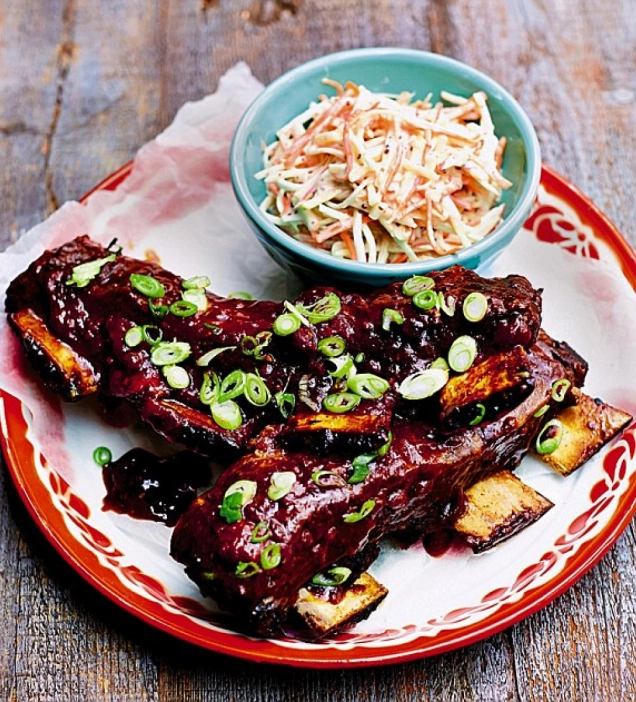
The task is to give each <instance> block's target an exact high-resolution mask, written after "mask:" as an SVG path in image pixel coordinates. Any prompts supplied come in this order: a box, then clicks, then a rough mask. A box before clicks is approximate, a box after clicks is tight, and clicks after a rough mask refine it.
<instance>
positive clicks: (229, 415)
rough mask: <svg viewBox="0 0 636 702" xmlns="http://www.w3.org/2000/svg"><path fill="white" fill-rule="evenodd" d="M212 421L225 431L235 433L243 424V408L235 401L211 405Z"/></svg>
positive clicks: (217, 402)
mask: <svg viewBox="0 0 636 702" xmlns="http://www.w3.org/2000/svg"><path fill="white" fill-rule="evenodd" d="M210 410H211V412H212V419H214V421H215V422H216V423H217V424H218V425H219V426H220V427H222V428H223V429H228V430H229V431H234V430H235V429H238V428H239V427H240V426H241V424H243V415H242V414H241V408H240V407H239V406H238V405H237V404H236V402H234V400H225V401H224V402H219V401H218V400H217V401H216V402H213V403H212V404H211V405H210Z"/></svg>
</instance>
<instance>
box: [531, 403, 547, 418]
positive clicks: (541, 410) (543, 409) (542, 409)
mask: <svg viewBox="0 0 636 702" xmlns="http://www.w3.org/2000/svg"><path fill="white" fill-rule="evenodd" d="M549 409H550V405H543V407H540V408H539V409H538V410H537V411H536V412H535V413H534V414H533V415H532V416H533V417H537V419H538V418H539V417H543V415H544V414H545V413H546V412H547V411H548V410H549Z"/></svg>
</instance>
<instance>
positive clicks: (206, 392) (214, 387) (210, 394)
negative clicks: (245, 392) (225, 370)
mask: <svg viewBox="0 0 636 702" xmlns="http://www.w3.org/2000/svg"><path fill="white" fill-rule="evenodd" d="M220 389H221V382H220V381H219V377H218V375H217V374H216V373H211V372H210V371H207V372H206V373H205V375H204V376H203V382H202V383H201V389H200V390H199V400H201V402H202V403H203V404H204V405H211V404H212V403H213V402H216V400H217V399H218V397H219V390H220Z"/></svg>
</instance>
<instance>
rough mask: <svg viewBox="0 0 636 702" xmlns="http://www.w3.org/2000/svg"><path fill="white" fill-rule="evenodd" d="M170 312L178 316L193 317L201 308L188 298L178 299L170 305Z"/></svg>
mask: <svg viewBox="0 0 636 702" xmlns="http://www.w3.org/2000/svg"><path fill="white" fill-rule="evenodd" d="M168 311H169V312H170V314H174V315H175V316H177V317H192V315H193V314H196V313H197V312H198V311H199V308H198V307H197V306H196V305H195V304H194V302H188V301H187V300H177V301H176V302H173V303H172V304H171V305H170V307H168Z"/></svg>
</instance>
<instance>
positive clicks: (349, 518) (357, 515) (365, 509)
mask: <svg viewBox="0 0 636 702" xmlns="http://www.w3.org/2000/svg"><path fill="white" fill-rule="evenodd" d="M374 507H375V500H367V501H366V502H365V503H364V504H363V505H362V507H361V508H360V511H359V512H352V513H351V514H345V516H344V517H343V519H344V521H345V522H346V523H347V524H354V523H355V522H359V521H362V520H363V519H364V518H365V517H368V516H369V515H370V514H371V512H373V509H374Z"/></svg>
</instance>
